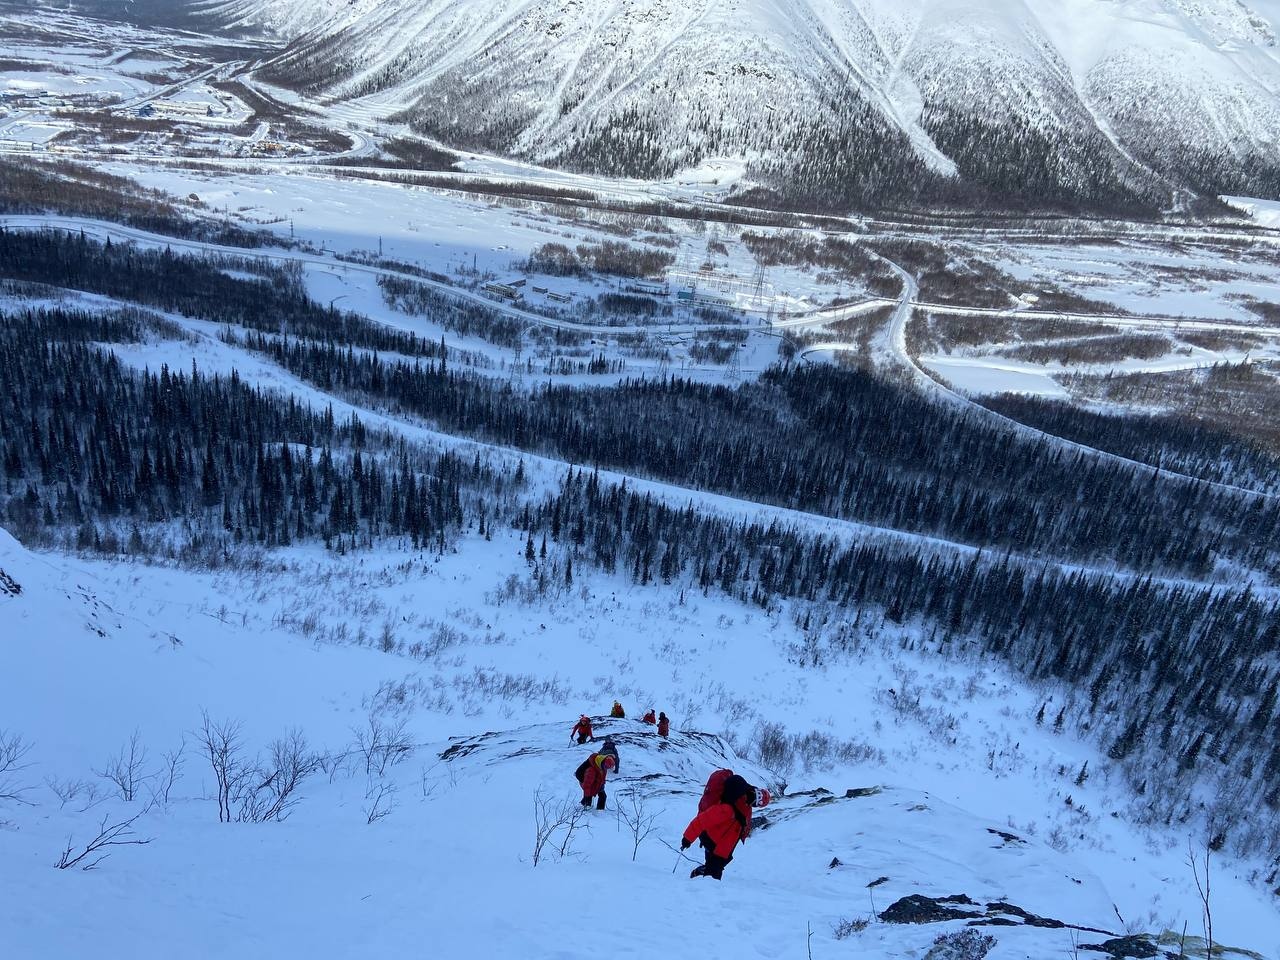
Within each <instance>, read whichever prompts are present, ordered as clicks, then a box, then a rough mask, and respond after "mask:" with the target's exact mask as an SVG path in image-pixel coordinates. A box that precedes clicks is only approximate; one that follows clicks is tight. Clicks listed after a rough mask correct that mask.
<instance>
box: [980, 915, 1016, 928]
mask: <svg viewBox="0 0 1280 960" xmlns="http://www.w3.org/2000/svg"><path fill="white" fill-rule="evenodd" d="M968 926H970V927H1020V926H1022V924H1020V923H1018V921H1017V920H1010V919H1009V918H1008V917H991V918H990V919H988V920H970V921H969V923H968Z"/></svg>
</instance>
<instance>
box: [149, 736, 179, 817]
mask: <svg viewBox="0 0 1280 960" xmlns="http://www.w3.org/2000/svg"><path fill="white" fill-rule="evenodd" d="M186 751H187V741H186V740H185V739H184V740H183V741H182V742H181V743H180V744H178V749H177V750H170V751H167V752H166V753H165V754H164V755H163V757H162V760H163V761H164V765H163V766H162V767H161V768H160V770H159V772H158V773H156V775H155V785H154V786H153V787H152V788H151V802H152V803H158V804H160V805H161V806H164V807H168V806H169V796H170V794H172V793H173V787H174V785H175V784H176V783H177V782H178V778H179V777H181V776H182V768H183V766H184V765H185V764H186Z"/></svg>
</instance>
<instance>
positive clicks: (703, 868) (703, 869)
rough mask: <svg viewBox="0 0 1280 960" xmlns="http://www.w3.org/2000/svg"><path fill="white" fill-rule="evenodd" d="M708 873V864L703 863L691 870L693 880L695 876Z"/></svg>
mask: <svg viewBox="0 0 1280 960" xmlns="http://www.w3.org/2000/svg"><path fill="white" fill-rule="evenodd" d="M706 875H707V868H706V865H705V864H701V863H700V864H698V865H697V866H696V867H694V868H693V869H692V870H691V871H689V879H690V880H692V879H693V878H694V877H705V876H706Z"/></svg>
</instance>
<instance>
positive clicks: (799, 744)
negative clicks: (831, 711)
mask: <svg viewBox="0 0 1280 960" xmlns="http://www.w3.org/2000/svg"><path fill="white" fill-rule="evenodd" d="M747 751H748V753H749V754H751V755H753V756H754V757H755V758H756V759H757V760H759V761H760V763H761V764H763V765H764V766H766V767H768V768H769V769H770V770H774V771H777V772H778V773H784V774H785V773H790V772H791V771H792V770H795V769H796V768H797V767H799V768H801V769H803V770H806V771H807V770H812V769H813V768H814V767H817V766H823V765H827V764H831V763H845V764H855V763H865V762H868V761H878V762H883V760H884V753H883V751H881V750H880V749H879V748H878V747H874V746H872V745H871V744H868V743H863V742H861V741H859V740H838V739H836V738H835V737H832V736H830V735H829V734H825V733H821V732H819V731H817V730H811V731H809V732H808V733H802V734H794V733H787V731H786V728H785V727H784V726H783V725H782V724H780V723H774V722H771V721H762V722H761V723H759V724H757V725H756V729H755V734H754V736H753V737H752V739H751V741H750V743H749V744H748V746H747Z"/></svg>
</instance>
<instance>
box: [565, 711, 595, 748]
mask: <svg viewBox="0 0 1280 960" xmlns="http://www.w3.org/2000/svg"><path fill="white" fill-rule="evenodd" d="M574 737H577V738H578V743H579V744H583V743H586V742H587V741H588V740H590V739H591V718H590V717H588V716H587V715H586V714H585V713H584V714H583V715H582V716H580V717H579V718H578V722H577V723H575V724H574V725H573V729H572V730H571V731H569V739H570V741H572V740H573V738H574Z"/></svg>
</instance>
